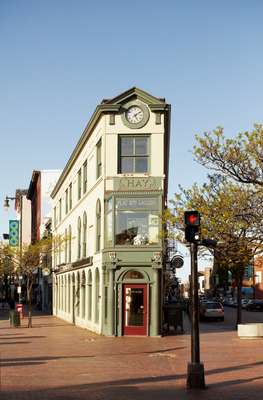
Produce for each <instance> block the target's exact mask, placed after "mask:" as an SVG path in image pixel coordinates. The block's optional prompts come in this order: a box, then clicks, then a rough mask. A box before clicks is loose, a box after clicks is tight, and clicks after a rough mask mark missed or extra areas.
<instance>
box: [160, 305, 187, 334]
mask: <svg viewBox="0 0 263 400" xmlns="http://www.w3.org/2000/svg"><path fill="white" fill-rule="evenodd" d="M164 320H165V323H166V324H167V330H168V332H169V330H170V327H173V328H174V330H175V331H176V330H177V328H178V327H180V331H181V333H183V332H184V325H183V309H182V306H181V304H166V305H165V306H164Z"/></svg>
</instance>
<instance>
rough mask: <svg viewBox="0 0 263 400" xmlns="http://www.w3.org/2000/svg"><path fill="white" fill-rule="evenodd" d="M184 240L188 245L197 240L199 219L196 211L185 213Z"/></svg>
mask: <svg viewBox="0 0 263 400" xmlns="http://www.w3.org/2000/svg"><path fill="white" fill-rule="evenodd" d="M184 225H185V230H184V232H185V240H186V241H187V242H189V243H196V242H197V241H198V240H199V236H200V235H199V233H200V225H201V217H200V214H199V212H198V211H185V213H184Z"/></svg>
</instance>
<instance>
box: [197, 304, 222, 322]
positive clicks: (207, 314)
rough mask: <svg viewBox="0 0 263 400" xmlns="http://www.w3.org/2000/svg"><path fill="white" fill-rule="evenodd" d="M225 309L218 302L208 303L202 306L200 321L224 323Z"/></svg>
mask: <svg viewBox="0 0 263 400" xmlns="http://www.w3.org/2000/svg"><path fill="white" fill-rule="evenodd" d="M224 315H225V314H224V307H223V306H222V304H221V303H219V302H218V301H207V302H206V303H202V304H201V305H200V320H205V319H220V320H221V321H224Z"/></svg>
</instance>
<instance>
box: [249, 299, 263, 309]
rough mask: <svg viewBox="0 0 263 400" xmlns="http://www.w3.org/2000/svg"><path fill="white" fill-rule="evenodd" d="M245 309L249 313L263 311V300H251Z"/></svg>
mask: <svg viewBox="0 0 263 400" xmlns="http://www.w3.org/2000/svg"><path fill="white" fill-rule="evenodd" d="M245 309H246V310H247V311H263V300H249V302H248V303H247V305H246V307H245Z"/></svg>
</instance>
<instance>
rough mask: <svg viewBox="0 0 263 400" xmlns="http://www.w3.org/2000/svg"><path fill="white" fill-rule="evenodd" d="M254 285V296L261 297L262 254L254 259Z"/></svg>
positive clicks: (262, 297)
mask: <svg viewBox="0 0 263 400" xmlns="http://www.w3.org/2000/svg"><path fill="white" fill-rule="evenodd" d="M254 287H255V298H256V299H263V255H262V256H258V257H256V258H255V261H254Z"/></svg>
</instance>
